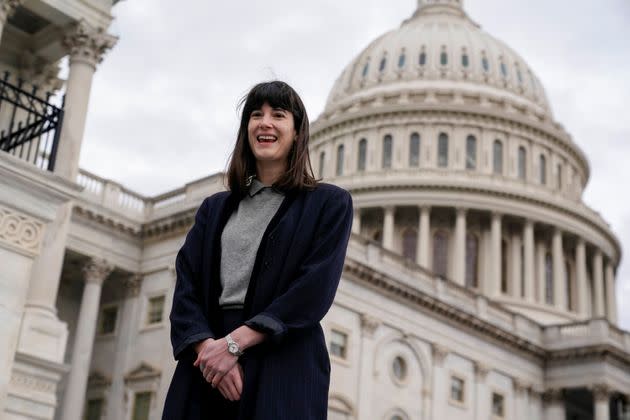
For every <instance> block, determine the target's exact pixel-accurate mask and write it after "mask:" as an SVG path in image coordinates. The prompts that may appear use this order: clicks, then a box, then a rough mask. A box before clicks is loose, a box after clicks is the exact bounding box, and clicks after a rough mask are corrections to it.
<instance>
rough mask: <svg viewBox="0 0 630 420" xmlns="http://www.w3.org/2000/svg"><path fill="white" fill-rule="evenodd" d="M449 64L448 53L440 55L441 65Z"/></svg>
mask: <svg viewBox="0 0 630 420" xmlns="http://www.w3.org/2000/svg"><path fill="white" fill-rule="evenodd" d="M447 64H448V54H447V53H446V51H442V53H440V65H442V66H446V65H447Z"/></svg>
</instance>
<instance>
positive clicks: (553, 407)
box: [542, 389, 567, 420]
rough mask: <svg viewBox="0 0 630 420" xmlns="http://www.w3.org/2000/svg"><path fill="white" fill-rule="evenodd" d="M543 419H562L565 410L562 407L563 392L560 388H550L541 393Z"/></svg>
mask: <svg viewBox="0 0 630 420" xmlns="http://www.w3.org/2000/svg"><path fill="white" fill-rule="evenodd" d="M542 398H543V411H544V414H545V419H544V420H564V419H566V417H567V415H566V410H565V407H564V392H563V390H562V389H550V390H547V391H545V392H544V393H543V395H542Z"/></svg>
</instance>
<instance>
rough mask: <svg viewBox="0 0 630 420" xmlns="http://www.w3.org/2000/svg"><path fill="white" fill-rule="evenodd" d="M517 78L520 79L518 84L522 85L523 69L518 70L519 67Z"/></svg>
mask: <svg viewBox="0 0 630 420" xmlns="http://www.w3.org/2000/svg"><path fill="white" fill-rule="evenodd" d="M516 78H517V79H518V84H519V85H522V84H523V75H522V74H521V69H519V68H518V65H517V66H516Z"/></svg>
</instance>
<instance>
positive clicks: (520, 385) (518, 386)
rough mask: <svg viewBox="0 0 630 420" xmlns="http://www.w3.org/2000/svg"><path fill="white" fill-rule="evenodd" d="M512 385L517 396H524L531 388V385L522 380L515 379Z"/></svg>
mask: <svg viewBox="0 0 630 420" xmlns="http://www.w3.org/2000/svg"><path fill="white" fill-rule="evenodd" d="M512 384H513V385H514V391H515V392H516V393H517V394H524V393H525V391H527V390H528V389H529V388H530V384H529V383H527V382H525V381H523V380H521V379H514V380H513V381H512Z"/></svg>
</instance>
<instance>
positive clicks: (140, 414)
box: [132, 392, 151, 420]
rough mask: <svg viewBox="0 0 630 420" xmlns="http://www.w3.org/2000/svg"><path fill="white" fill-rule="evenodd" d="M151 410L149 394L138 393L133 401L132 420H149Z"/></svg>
mask: <svg viewBox="0 0 630 420" xmlns="http://www.w3.org/2000/svg"><path fill="white" fill-rule="evenodd" d="M150 409H151V393H150V392H138V393H137V394H136V395H135V397H134V399H133V417H132V420H149V411H150Z"/></svg>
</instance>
